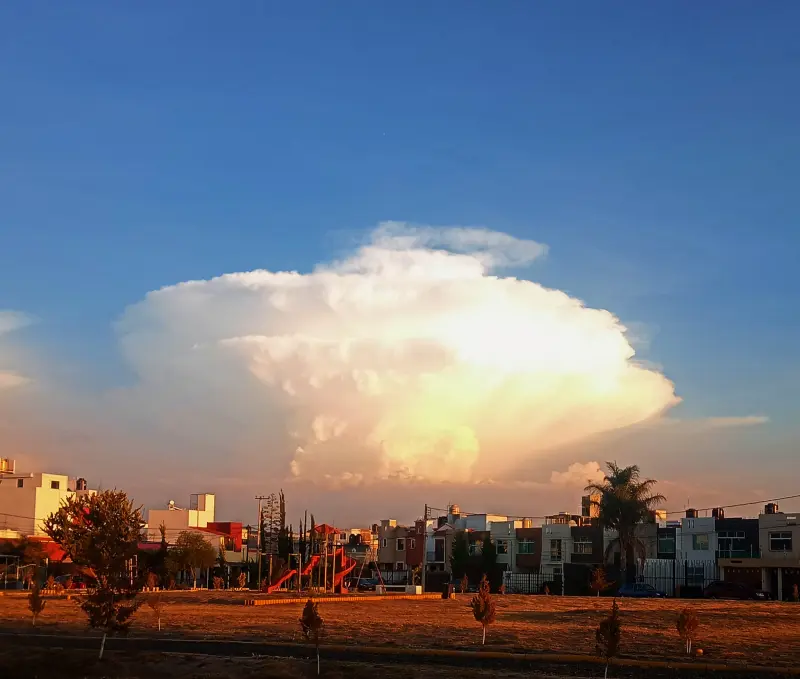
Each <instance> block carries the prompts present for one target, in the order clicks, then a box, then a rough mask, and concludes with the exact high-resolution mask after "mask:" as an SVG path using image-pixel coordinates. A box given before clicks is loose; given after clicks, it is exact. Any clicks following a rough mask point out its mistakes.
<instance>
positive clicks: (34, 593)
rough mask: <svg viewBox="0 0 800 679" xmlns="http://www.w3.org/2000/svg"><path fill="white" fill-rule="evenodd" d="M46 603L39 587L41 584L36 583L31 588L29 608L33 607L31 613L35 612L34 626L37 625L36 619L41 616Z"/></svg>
mask: <svg viewBox="0 0 800 679" xmlns="http://www.w3.org/2000/svg"><path fill="white" fill-rule="evenodd" d="M46 605H47V602H46V601H45V600H44V597H43V596H42V590H41V589H40V588H39V585H34V586H33V587H32V588H31V592H30V594H28V608H30V609H31V613H32V614H33V626H34V627H36V619H37V618H38V617H39V615H40V614H41V612H42V611H43V610H44V607H45V606H46Z"/></svg>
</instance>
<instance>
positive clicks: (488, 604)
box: [470, 575, 497, 644]
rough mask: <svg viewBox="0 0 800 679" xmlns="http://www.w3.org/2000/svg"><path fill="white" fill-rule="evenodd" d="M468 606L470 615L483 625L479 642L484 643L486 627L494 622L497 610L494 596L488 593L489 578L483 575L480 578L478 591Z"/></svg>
mask: <svg viewBox="0 0 800 679" xmlns="http://www.w3.org/2000/svg"><path fill="white" fill-rule="evenodd" d="M470 608H472V615H473V616H475V620H477V621H478V622H479V623H480V624H481V626H482V627H483V641H481V644H485V643H486V628H487V627H488V626H489V625H491V624H492V623H493V622H494V619H495V615H496V612H497V611H496V606H495V601H494V597H493V596H492V595H491V594H490V593H489V580H488V579H487V577H486V576H485V575H484V576H483V579H482V580H481V584H480V587H479V588H478V593H477V594H476V595H475V596H474V597H472V602H471V603H470Z"/></svg>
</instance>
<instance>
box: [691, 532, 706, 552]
mask: <svg viewBox="0 0 800 679" xmlns="http://www.w3.org/2000/svg"><path fill="white" fill-rule="evenodd" d="M692 549H695V550H699V551H706V550H708V533H695V534H694V535H692Z"/></svg>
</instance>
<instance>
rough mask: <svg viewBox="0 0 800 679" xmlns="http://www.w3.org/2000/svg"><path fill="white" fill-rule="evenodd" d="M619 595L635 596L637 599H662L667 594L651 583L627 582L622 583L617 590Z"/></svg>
mask: <svg viewBox="0 0 800 679" xmlns="http://www.w3.org/2000/svg"><path fill="white" fill-rule="evenodd" d="M617 596H619V597H635V598H637V599H663V598H664V597H666V596H667V595H666V594H664V592H659V591H658V590H657V589H656V588H655V587H653V585H648V584H647V583H646V582H636V583H629V584H627V585H622V587H620V588H619V592H617Z"/></svg>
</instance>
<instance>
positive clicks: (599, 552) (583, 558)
mask: <svg viewBox="0 0 800 679" xmlns="http://www.w3.org/2000/svg"><path fill="white" fill-rule="evenodd" d="M581 540H589V541H590V542H591V545H592V547H591V550H592V551H591V553H589V554H578V553H576V552H575V543H576V542H578V541H581ZM570 562H571V563H579V564H592V565H593V564H602V563H603V562H604V549H603V529H602V528H600V526H599V525H598V526H573V527H572V554H571V556H570Z"/></svg>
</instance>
